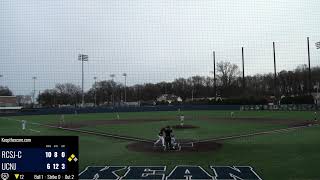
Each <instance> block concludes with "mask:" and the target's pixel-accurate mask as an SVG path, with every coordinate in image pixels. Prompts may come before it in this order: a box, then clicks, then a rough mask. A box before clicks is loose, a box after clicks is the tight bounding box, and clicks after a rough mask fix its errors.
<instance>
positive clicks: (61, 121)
mask: <svg viewBox="0 0 320 180" xmlns="http://www.w3.org/2000/svg"><path fill="white" fill-rule="evenodd" d="M64 124H65V121H64V115H63V114H62V115H61V117H60V128H62V127H63V126H64Z"/></svg>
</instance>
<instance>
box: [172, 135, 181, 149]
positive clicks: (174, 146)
mask: <svg viewBox="0 0 320 180" xmlns="http://www.w3.org/2000/svg"><path fill="white" fill-rule="evenodd" d="M171 145H172V149H179V148H180V146H179V144H178V143H177V141H176V138H175V136H174V135H172V136H171Z"/></svg>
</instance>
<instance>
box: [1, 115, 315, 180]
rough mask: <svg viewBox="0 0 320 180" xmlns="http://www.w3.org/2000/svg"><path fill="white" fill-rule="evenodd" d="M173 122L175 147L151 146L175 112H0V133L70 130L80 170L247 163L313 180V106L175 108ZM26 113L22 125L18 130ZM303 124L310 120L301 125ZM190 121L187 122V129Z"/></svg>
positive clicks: (270, 173) (263, 173) (270, 175)
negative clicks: (11, 114)
mask: <svg viewBox="0 0 320 180" xmlns="http://www.w3.org/2000/svg"><path fill="white" fill-rule="evenodd" d="M181 113H183V114H184V116H185V121H184V124H185V127H186V128H179V129H173V131H174V135H175V137H176V138H177V140H178V142H185V143H186V144H188V143H189V144H192V147H189V146H188V147H182V149H181V151H172V152H163V151H162V150H161V149H160V148H158V147H153V143H152V142H153V141H155V140H157V135H158V132H159V130H160V129H161V128H162V127H165V126H167V125H170V126H175V125H179V124H180V122H179V118H178V115H179V113H178V112H177V111H170V112H130V113H101V114H71V115H64V118H63V121H62V120H61V118H62V116H61V115H39V116H16V117H1V118H0V135H6V136H8V135H54V136H55V135H67V136H68V135H73V136H74V135H75V136H79V139H80V157H79V159H80V169H79V171H82V170H84V169H85V168H86V167H87V166H106V165H166V166H167V168H168V169H172V168H173V167H174V166H175V165H199V166H202V167H204V168H208V166H210V165H217V166H218V165H221V166H252V167H253V168H254V169H255V171H256V172H257V173H258V174H259V176H260V177H261V178H262V179H299V180H300V179H301V180H302V179H308V180H311V179H314V180H316V179H320V174H319V172H318V170H319V162H320V140H319V137H320V127H319V126H318V122H315V121H314V113H313V112H302V111H301V112H298V111H291V112H281V111H274V112H271V111H259V112H258V111H234V116H231V115H230V114H231V111H182V112H181ZM21 120H27V129H26V130H22V129H21V122H20V121H21ZM309 124H310V125H309ZM187 127H190V128H187Z"/></svg>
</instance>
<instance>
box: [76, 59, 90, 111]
mask: <svg viewBox="0 0 320 180" xmlns="http://www.w3.org/2000/svg"><path fill="white" fill-rule="evenodd" d="M88 60H89V58H88V55H85V54H79V55H78V61H81V63H82V102H81V104H82V107H83V106H84V69H83V63H84V61H88Z"/></svg>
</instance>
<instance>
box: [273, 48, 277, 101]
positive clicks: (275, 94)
mask: <svg viewBox="0 0 320 180" xmlns="http://www.w3.org/2000/svg"><path fill="white" fill-rule="evenodd" d="M273 65H274V96H275V98H276V99H277V64H276V45H275V42H273Z"/></svg>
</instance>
